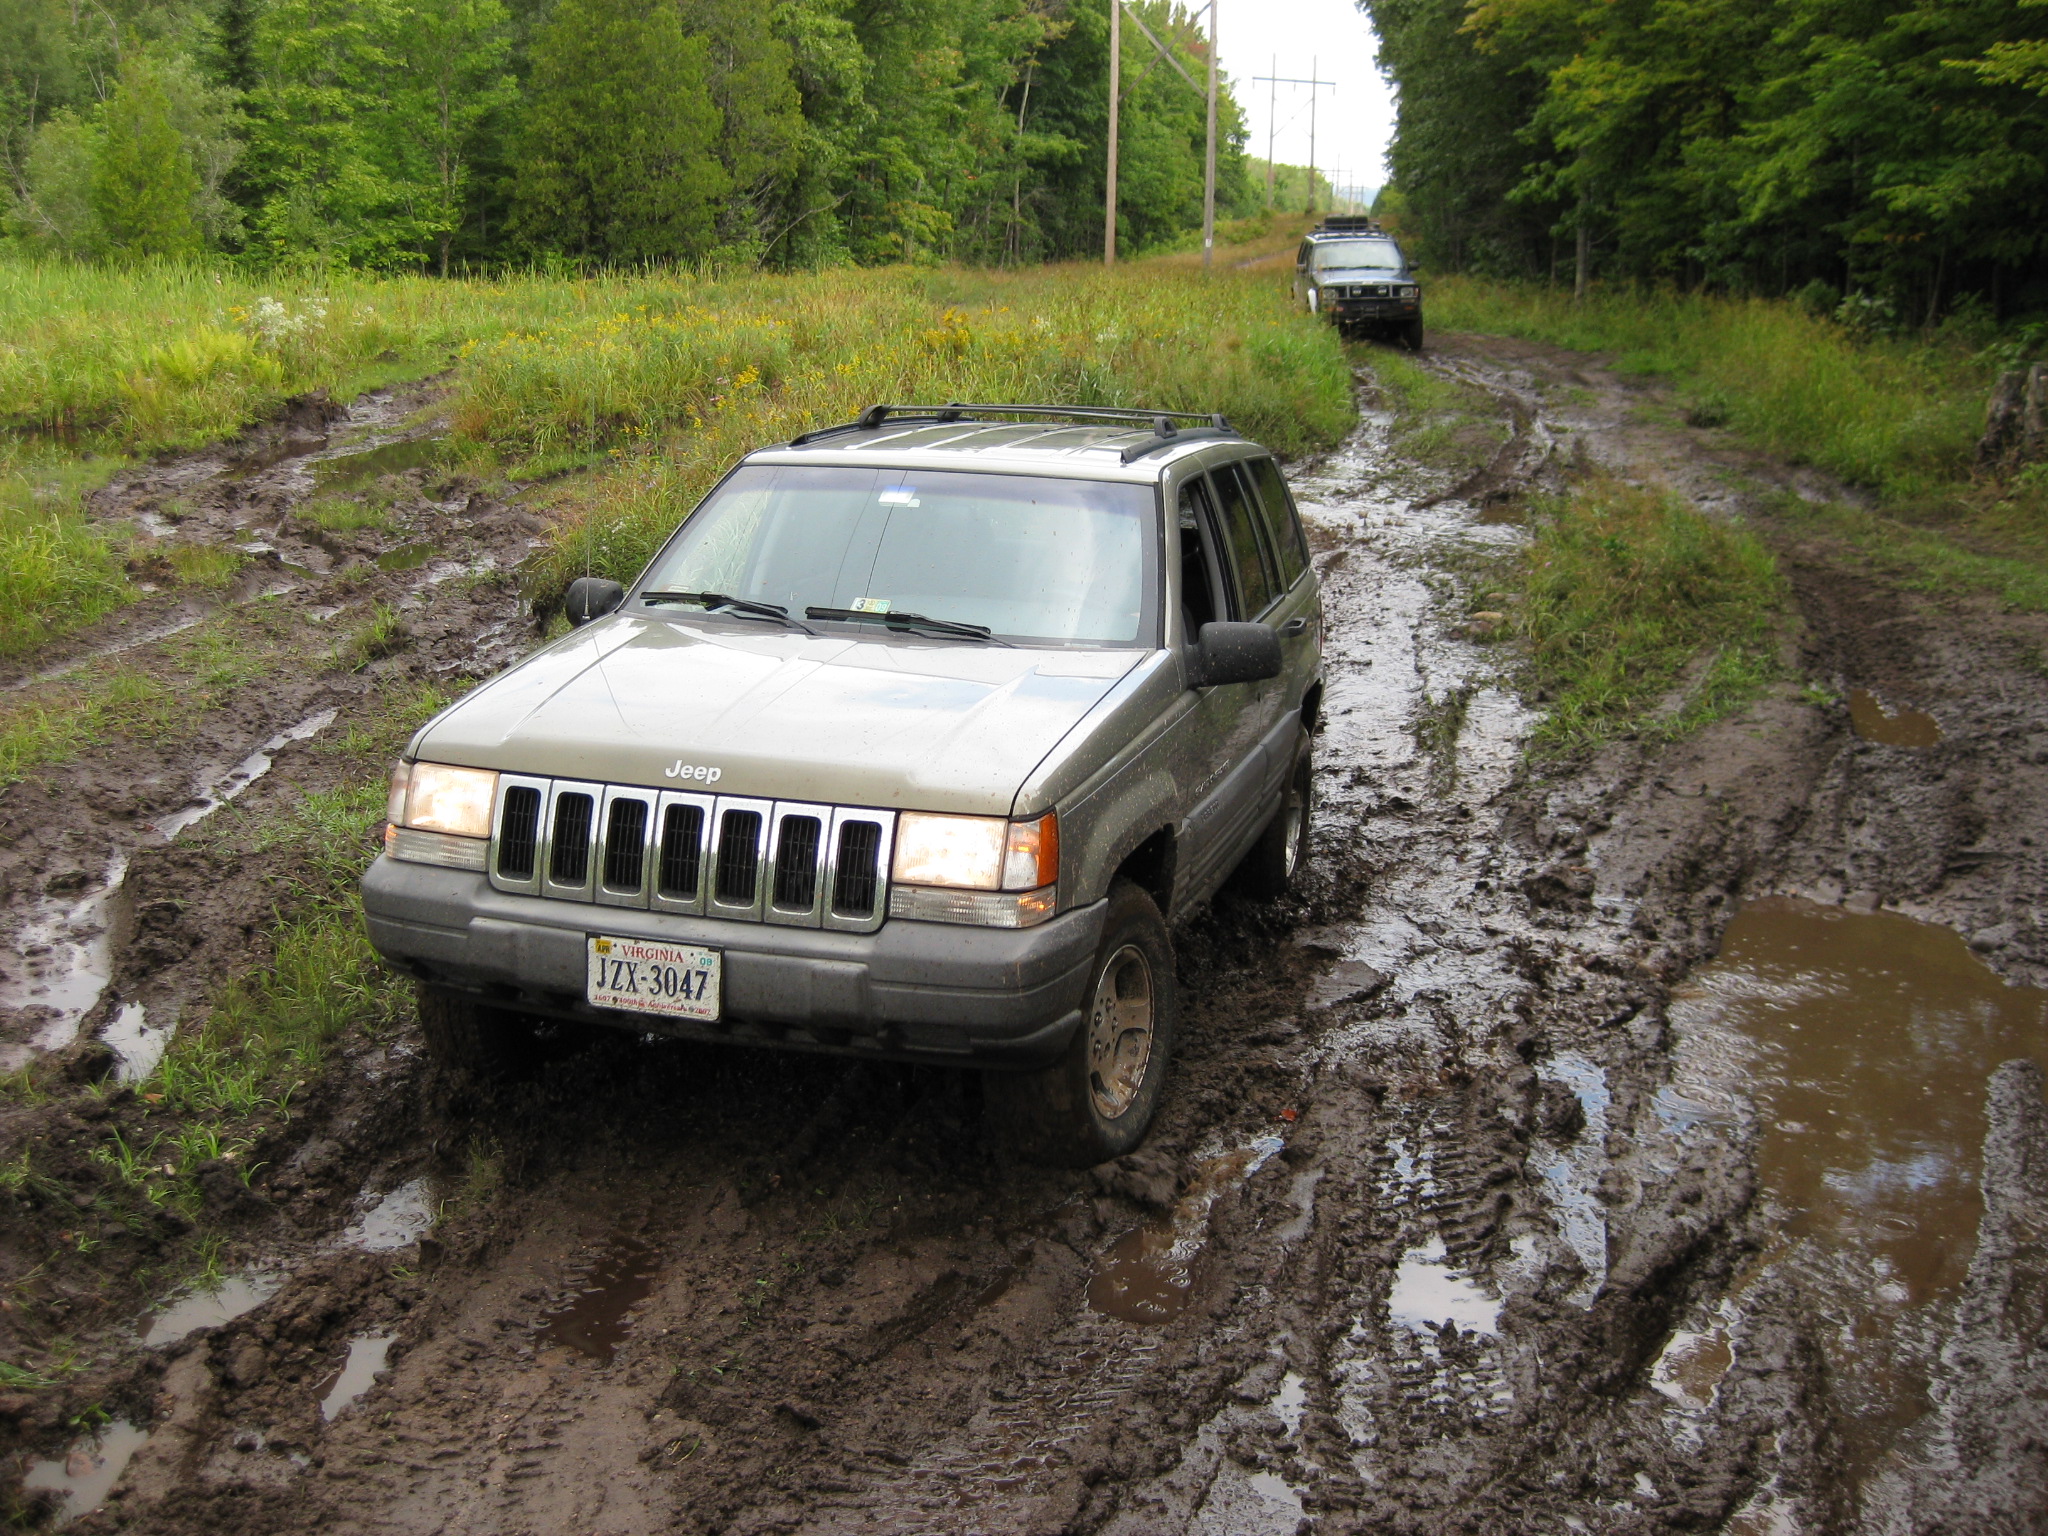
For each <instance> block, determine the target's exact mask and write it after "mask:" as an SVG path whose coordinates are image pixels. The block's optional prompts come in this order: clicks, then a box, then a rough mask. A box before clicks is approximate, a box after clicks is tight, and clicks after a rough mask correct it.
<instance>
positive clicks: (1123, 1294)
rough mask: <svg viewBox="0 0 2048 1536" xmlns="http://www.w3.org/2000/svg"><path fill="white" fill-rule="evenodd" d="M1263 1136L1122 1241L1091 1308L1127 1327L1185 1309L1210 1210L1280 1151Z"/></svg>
mask: <svg viewBox="0 0 2048 1536" xmlns="http://www.w3.org/2000/svg"><path fill="white" fill-rule="evenodd" d="M1281 1145H1282V1143H1281V1141H1280V1138H1279V1137H1277V1136H1261V1137H1260V1138H1259V1139H1258V1140H1257V1141H1255V1142H1253V1143H1252V1144H1251V1145H1250V1146H1248V1147H1244V1148H1241V1149H1240V1150H1238V1151H1236V1152H1226V1153H1225V1154H1224V1155H1223V1156H1221V1157H1212V1158H1210V1159H1209V1160H1208V1161H1207V1162H1205V1163H1204V1164H1202V1166H1201V1168H1200V1169H1199V1170H1197V1172H1196V1174H1195V1177H1194V1181H1193V1182H1192V1183H1191V1184H1189V1185H1188V1188H1187V1191H1186V1192H1185V1193H1184V1194H1182V1196H1181V1197H1180V1199H1178V1200H1176V1201H1175V1202H1174V1205H1173V1209H1172V1211H1170V1212H1169V1213H1168V1214H1167V1215H1166V1216H1164V1217H1163V1218H1161V1219H1160V1220H1158V1221H1148V1222H1147V1223H1145V1225H1144V1226H1142V1227H1136V1228H1133V1229H1132V1230H1131V1231H1129V1232H1126V1233H1125V1234H1124V1235H1123V1236H1122V1237H1120V1238H1118V1239H1117V1240H1116V1242H1115V1244H1113V1245H1112V1246H1111V1248H1110V1250H1109V1255H1108V1261H1107V1262H1106V1263H1105V1264H1104V1265H1103V1266H1102V1268H1101V1269H1099V1270H1097V1271H1096V1273H1095V1275H1094V1276H1093V1278H1091V1279H1090V1280H1089V1282H1088V1305H1089V1306H1090V1307H1091V1308H1093V1309H1094V1310H1095V1311H1097V1312H1100V1313H1102V1314H1104V1315H1105V1316H1108V1317H1114V1318H1120V1319H1121V1320H1123V1321H1124V1322H1127V1323H1166V1322H1171V1321H1172V1320H1173V1319H1174V1318H1176V1317H1178V1316H1180V1314H1181V1313H1182V1312H1183V1311H1185V1310H1186V1308H1187V1304H1188V1298H1189V1297H1190V1296H1192V1295H1193V1294H1194V1289H1195V1261H1196V1260H1197V1259H1199V1258H1201V1256H1202V1251H1203V1248H1204V1247H1205V1246H1206V1241H1207V1238H1208V1235H1209V1211H1210V1208H1211V1207H1212V1206H1214V1205H1215V1204H1216V1202H1217V1200H1218V1199H1219V1198H1220V1197H1221V1196H1222V1195H1223V1193H1224V1192H1225V1191H1226V1190H1229V1189H1234V1188H1236V1187H1237V1186H1238V1185H1240V1184H1242V1183H1243V1182H1244V1181H1245V1180H1246V1179H1248V1178H1250V1177H1251V1176H1252V1175H1253V1174H1255V1173H1257V1172H1258V1171H1259V1170H1260V1169H1261V1168H1263V1167H1264V1166H1265V1165H1266V1162H1267V1160H1268V1159H1269V1158H1271V1157H1272V1156H1273V1155H1274V1154H1275V1153H1276V1152H1278V1151H1279V1150H1280V1148H1281Z"/></svg>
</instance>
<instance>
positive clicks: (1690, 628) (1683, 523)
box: [1517, 479, 1785, 753]
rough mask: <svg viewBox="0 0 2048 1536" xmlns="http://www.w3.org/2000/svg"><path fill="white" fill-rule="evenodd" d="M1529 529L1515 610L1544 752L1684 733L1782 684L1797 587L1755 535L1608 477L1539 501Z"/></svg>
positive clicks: (1680, 502)
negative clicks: (1778, 674) (1791, 589)
mask: <svg viewBox="0 0 2048 1536" xmlns="http://www.w3.org/2000/svg"><path fill="white" fill-rule="evenodd" d="M1530 532H1531V540H1530V544H1529V547H1528V549H1527V551H1526V552H1525V554H1524V556H1523V558H1522V564H1521V571H1520V576H1521V581H1520V585H1521V601H1520V602H1519V604H1518V605H1517V608H1518V611H1519V618H1518V627H1519V628H1520V629H1521V631H1522V634H1523V637H1524V639H1525V640H1526V642H1527V645H1528V655H1529V663H1528V664H1529V671H1530V674H1531V681H1532V683H1533V684H1534V686H1535V688H1536V690H1537V693H1538V696H1539V697H1541V698H1545V699H1546V700H1547V701H1548V703H1549V706H1550V707H1549V712H1548V713H1547V714H1546V715H1545V717H1544V719H1543V721H1542V723H1541V724H1540V725H1538V726H1537V728H1536V731H1535V733H1534V743H1533V744H1534V746H1535V748H1536V750H1537V751H1538V752H1539V753H1541V752H1548V753H1557V752H1564V751H1571V750H1578V749H1584V748H1588V747H1592V746H1595V745H1597V744H1599V743H1600V742H1602V741H1605V740H1608V739H1610V738H1612V737H1614V736H1617V735H1620V734H1622V733H1624V732H1627V731H1631V730H1641V731H1647V732H1651V733H1656V734H1664V735H1678V734H1682V733H1683V732H1685V731H1688V730H1692V729H1694V728H1696V727H1698V726H1700V725H1703V724H1705V723H1706V722H1707V721H1709V720H1712V719H1715V718H1717V717H1719V716H1721V715H1724V714H1726V713H1727V712H1728V711H1729V710H1731V709H1733V708H1735V707H1736V706H1737V705H1738V704H1740V703H1742V702H1743V701H1744V700H1745V699H1748V698H1749V697H1751V696H1753V695H1754V694H1755V693H1756V692H1757V690H1758V689H1760V688H1761V687H1763V686H1764V684H1766V683H1767V682H1768V681H1769V680H1770V678H1771V677H1772V676H1773V675H1774V673H1775V671H1776V665H1777V661H1776V656H1777V647H1776V641H1775V634H1776V628H1777V618H1778V614H1779V611H1780V607H1781V604H1782V602H1783V600H1784V596H1785V582H1784V578H1783V577H1782V576H1781V575H1780V573H1779V571H1778V567H1777V562H1776V561H1775V560H1774V559H1773V558H1772V556H1771V552H1770V550H1769V549H1767V548H1766V547H1765V546H1764V543H1763V541H1762V540H1761V539H1759V538H1757V537H1756V535H1754V534H1753V533H1750V532H1748V531H1747V530H1746V529H1743V528H1740V527H1737V526H1735V525H1733V524H1730V523H1727V522H1724V521H1721V520H1718V519H1715V518H1710V517H1706V516H1704V515H1702V514H1701V513H1699V512H1697V511H1695V510H1693V509H1692V508H1691V507H1689V506H1688V505H1687V504H1686V503H1685V502H1684V501H1683V500H1681V499H1680V498H1679V497H1677V496H1676V495H1673V494H1672V493H1671V492H1669V491H1663V490H1654V489H1645V488H1641V487H1636V486H1630V485H1625V484H1623V483H1621V482H1619V481H1615V480H1604V479H1603V480H1596V481H1593V482H1591V483H1589V484H1587V485H1584V486H1581V487H1580V488H1578V489H1577V490H1575V491H1573V492H1572V493H1570V494H1568V495H1565V496H1559V497H1539V498H1535V499H1533V500H1532V502H1531V506H1530Z"/></svg>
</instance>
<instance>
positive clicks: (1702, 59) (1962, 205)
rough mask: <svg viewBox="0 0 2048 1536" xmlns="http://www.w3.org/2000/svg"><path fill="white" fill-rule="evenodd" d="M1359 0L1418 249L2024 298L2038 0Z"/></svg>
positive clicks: (1901, 292) (2044, 275) (2043, 86)
mask: <svg viewBox="0 0 2048 1536" xmlns="http://www.w3.org/2000/svg"><path fill="white" fill-rule="evenodd" d="M1359 7H1360V9H1361V10H1363V11H1365V12H1366V13H1367V14H1368V15H1369V16H1370V17H1371V19H1372V21H1373V24H1374V26H1375V27H1376V29H1377V30H1378V32H1379V36H1380V41H1381V64H1382V67H1383V68H1384V69H1385V70H1386V72H1387V73H1388V75H1389V76H1390V77H1391V78H1392V80H1393V81H1394V82H1395V83H1396V85H1397V86H1398V87H1399V89H1400V113H1399V123H1398V129H1397V134H1396V138H1395V141H1394V146H1393V150H1392V153H1391V156H1390V159H1391V168H1392V172H1393V179H1392V186H1393V188H1394V189H1395V190H1394V193H1393V194H1392V195H1391V196H1390V197H1388V198H1387V199H1386V204H1385V206H1386V207H1387V209H1388V210H1389V212H1390V214H1392V215H1393V216H1397V217H1399V218H1400V219H1401V220H1402V221H1403V224H1404V227H1405V228H1406V229H1408V230H1409V231H1411V232H1412V233H1414V234H1415V235H1416V236H1417V237H1418V238H1419V239H1420V240H1421V241H1422V243H1423V244H1424V245H1425V246H1426V247H1427V249H1428V250H1429V252H1430V253H1431V254H1432V255H1433V256H1434V257H1435V258H1436V260H1437V261H1438V262H1439V263H1442V264H1444V265H1448V266H1452V267H1457V268H1463V269H1466V270H1471V271H1477V272H1482V273H1487V274H1490V275H1495V276H1504V277H1532V276H1533V277H1544V278H1548V279H1551V280H1555V281H1561V282H1574V281H1580V280H1582V279H1583V278H1591V279H1595V280H1598V279H1602V278H1605V279H1621V280H1631V281H1654V282H1676V283H1680V284H1683V285H1685V286H1688V287H1691V286H1705V287H1709V288H1715V289H1719V290H1722V291H1729V292H1736V293H1750V294H1766V295H1797V296H1798V297H1799V298H1800V299H1801V300H1802V301H1803V302H1805V303H1807V304H1808V305H1809V306H1810V307H1813V308H1815V309H1824V310H1826V311H1828V312H1830V313H1835V314H1838V315H1839V316H1840V317H1841V318H1843V319H1846V320H1852V321H1857V322H1859V323H1861V324H1864V325H1868V326H1873V327H1888V326H1903V325H1926V324H1932V323H1934V322H1935V321H1936V320H1938V319H1940V318H1942V317H1943V316H1945V315H1949V314H1953V313H1955V312H1956V311H1958V310H1962V311H1964V312H1973V311H1981V312H1984V313H1986V314H1987V315H1988V316H1989V317H1991V318H2007V317H2011V316H2013V315H2015V314H2026V313H2040V312H2043V311H2048V259H2044V258H2048V41H2044V39H2048V0H1359ZM1394 210H1398V213H1395V212H1394Z"/></svg>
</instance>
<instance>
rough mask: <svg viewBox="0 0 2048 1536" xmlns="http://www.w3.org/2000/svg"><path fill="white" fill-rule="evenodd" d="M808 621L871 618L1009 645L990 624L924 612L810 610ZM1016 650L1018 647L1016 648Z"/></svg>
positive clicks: (895, 625)
mask: <svg viewBox="0 0 2048 1536" xmlns="http://www.w3.org/2000/svg"><path fill="white" fill-rule="evenodd" d="M804 617H805V618H807V619H845V620H849V621H858V620H861V619H871V620H873V621H874V622H875V623H877V624H886V625H888V626H889V627H890V628H891V629H921V630H923V631H925V632H926V633H927V634H933V635H947V636H951V637H954V638H957V639H961V640H986V641H988V642H989V643H990V644H991V645H1009V644H1010V642H1009V641H1007V640H1005V639H1003V638H1002V637H1001V636H1000V635H998V634H997V633H996V632H995V631H994V630H992V629H990V628H989V627H988V626H987V625H986V624H963V623H961V622H960V621H959V620H958V619H935V618H932V617H931V616H930V615H929V614H923V613H895V612H890V613H877V612H875V611H874V610H873V609H871V608H806V609H805V610H804ZM1012 649H1015V647H1012Z"/></svg>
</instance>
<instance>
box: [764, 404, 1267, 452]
mask: <svg viewBox="0 0 2048 1536" xmlns="http://www.w3.org/2000/svg"><path fill="white" fill-rule="evenodd" d="M989 414H994V415H1000V416H1049V417H1051V418H1052V419H1054V420H1055V421H1076V422H1090V421H1092V422H1102V423H1105V424H1117V425H1124V426H1132V427H1139V426H1149V427H1150V428H1151V429H1152V435H1153V437H1154V438H1155V439H1156V441H1154V442H1151V443H1147V444H1143V445H1139V446H1134V447H1130V448H1126V449H1125V450H1124V453H1123V460H1124V462H1125V463H1126V464H1128V463H1130V462H1131V461H1132V460H1133V459H1138V458H1143V457H1144V456H1145V455H1146V454H1148V453H1155V452H1157V451H1158V450H1159V449H1161V448H1165V447H1167V446H1169V445H1170V444H1173V443H1177V442H1182V441H1185V440H1187V439H1189V438H1196V437H1236V436H1238V435H1239V434H1238V431H1237V429H1236V428H1235V427H1233V426H1231V424H1230V419H1229V418H1228V417H1227V416H1224V415H1222V414H1220V413H1218V412H1213V411H1207V412H1205V411H1152V410H1131V409H1127V408H1124V407H1121V406H1111V405H970V404H968V403H967V402H966V401H963V400H950V401H948V402H947V403H946V404H944V405H871V406H869V407H868V408H867V409H866V410H864V411H862V412H861V413H860V416H859V418H858V419H857V420H854V421H848V422H842V423H841V424H840V425H838V426H836V427H819V428H818V429H817V430H816V431H813V432H804V433H801V434H799V435H798V436H796V437H793V438H791V439H790V440H789V446H790V447H792V448H801V447H803V446H804V445H805V444H806V443H815V442H818V441H820V440H821V439H823V438H827V437H838V436H839V435H841V434H842V433H846V432H878V431H880V430H881V429H882V428H883V427H884V426H912V425H916V424H920V423H930V424H932V425H950V424H951V423H953V422H956V421H979V420H982V419H983V417H984V416H986V415H989ZM1183 421H1186V422H1192V423H1197V424H1198V425H1196V426H1195V427H1194V428H1193V429H1192V430H1188V429H1184V428H1183V427H1181V426H1180V423H1181V422H1183Z"/></svg>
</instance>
